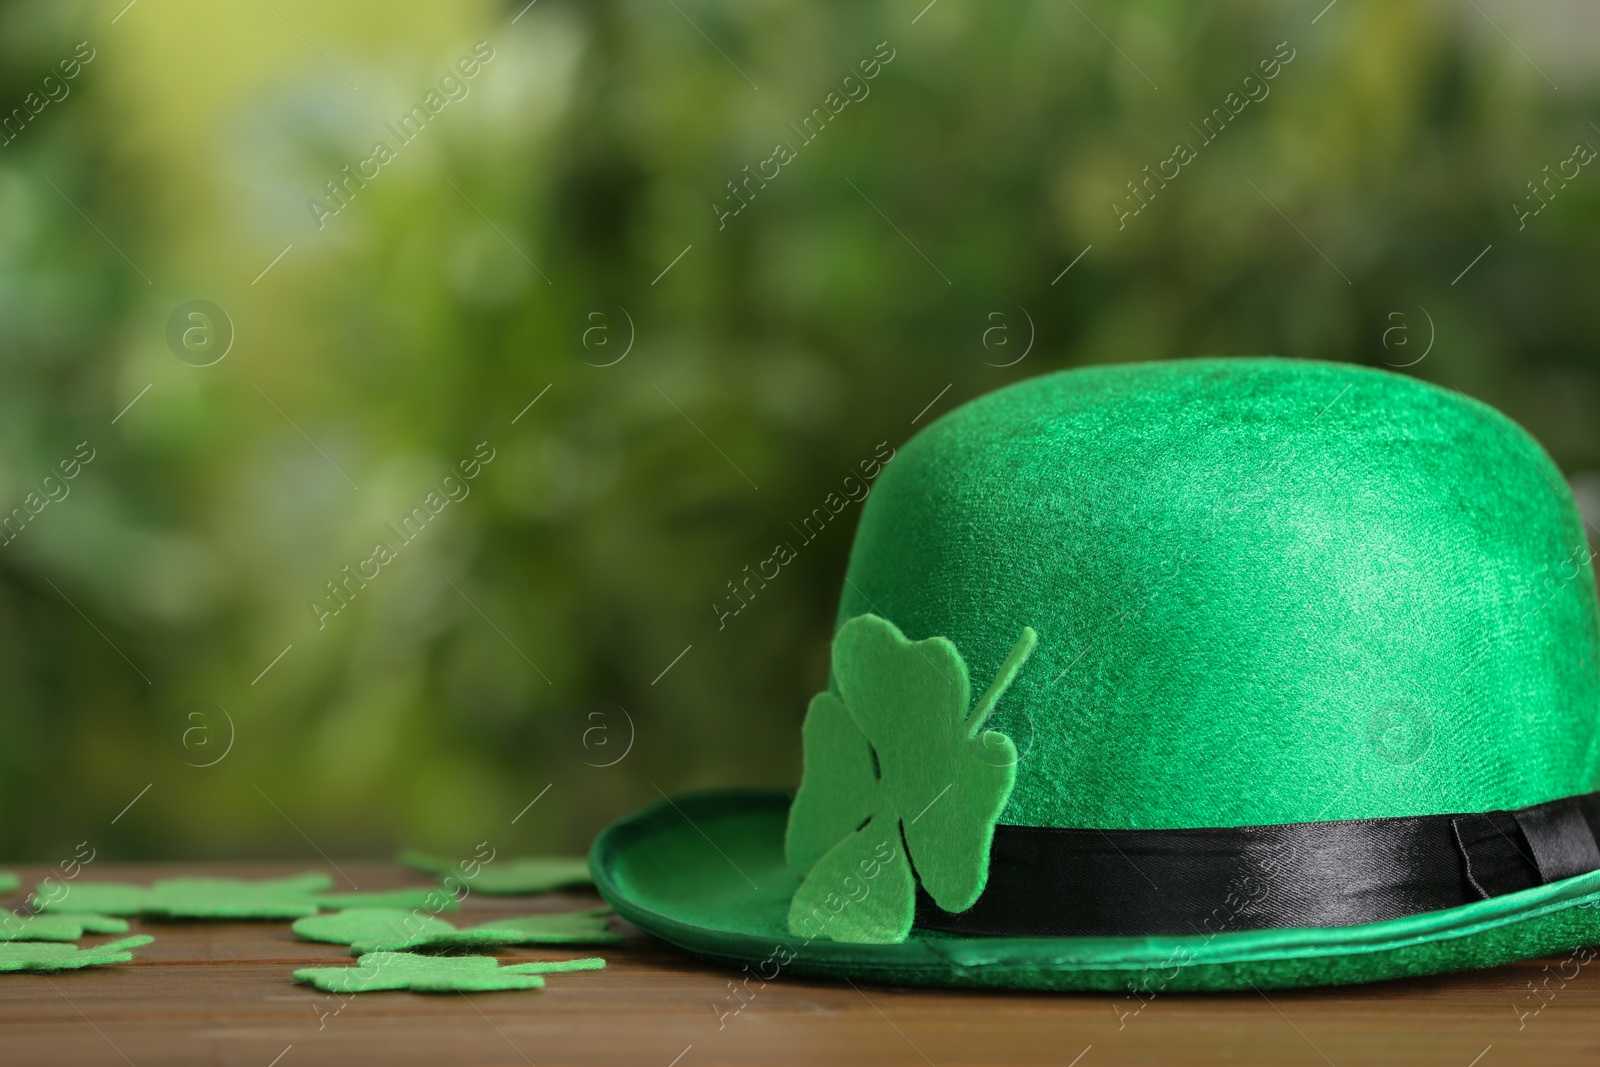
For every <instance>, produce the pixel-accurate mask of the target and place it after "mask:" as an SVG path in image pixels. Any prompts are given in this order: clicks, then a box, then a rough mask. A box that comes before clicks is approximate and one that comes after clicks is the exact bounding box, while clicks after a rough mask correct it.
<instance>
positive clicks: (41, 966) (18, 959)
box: [0, 934, 155, 971]
mask: <svg viewBox="0 0 1600 1067" xmlns="http://www.w3.org/2000/svg"><path fill="white" fill-rule="evenodd" d="M154 940H155V938H153V937H151V936H150V935H148V934H135V935H134V936H133V937H125V938H123V939H122V940H120V941H109V942H107V943H106V944H104V945H96V946H94V947H93V948H79V947H78V946H77V945H64V944H61V943H59V942H55V941H7V942H5V943H3V944H0V971H71V970H76V969H78V968H79V967H104V966H105V965H107V964H109V963H127V962H128V961H129V960H131V959H133V953H132V952H131V951H130V950H131V949H135V948H138V947H139V946H140V945H148V944H149V943H150V942H152V941H154Z"/></svg>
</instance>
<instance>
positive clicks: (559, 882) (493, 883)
mask: <svg viewBox="0 0 1600 1067" xmlns="http://www.w3.org/2000/svg"><path fill="white" fill-rule="evenodd" d="M399 859H400V862H401V863H403V864H405V865H406V866H407V867H411V868H413V869H415V870H419V871H427V872H428V873H429V874H438V875H443V876H444V883H445V886H446V888H452V885H451V883H459V884H461V885H465V886H467V887H468V888H469V889H473V890H476V891H477V892H479V893H486V894H488V895H489V896H516V895H520V894H531V893H548V892H550V891H551V890H552V889H576V888H581V887H584V886H591V885H594V878H593V877H592V876H591V875H590V874H589V862H588V861H587V860H584V859H581V858H577V857H572V856H525V857H522V858H520V859H509V860H498V861H494V860H486V861H484V862H483V863H471V866H472V867H473V868H476V870H475V872H472V871H466V870H462V869H460V868H461V867H463V866H466V865H465V864H455V863H452V862H450V861H449V860H447V859H443V858H441V857H439V856H430V855H428V854H427V853H426V852H418V851H417V850H416V849H410V848H408V849H406V850H405V851H404V852H402V853H400V857H399Z"/></svg>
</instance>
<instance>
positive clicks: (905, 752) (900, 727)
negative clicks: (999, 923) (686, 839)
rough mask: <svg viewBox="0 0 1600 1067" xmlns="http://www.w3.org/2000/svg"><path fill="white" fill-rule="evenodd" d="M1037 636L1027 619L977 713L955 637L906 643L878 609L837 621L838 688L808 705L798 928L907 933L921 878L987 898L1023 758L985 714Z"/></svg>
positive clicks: (883, 938) (880, 939)
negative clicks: (994, 844)
mask: <svg viewBox="0 0 1600 1067" xmlns="http://www.w3.org/2000/svg"><path fill="white" fill-rule="evenodd" d="M1037 643H1038V635H1037V634H1035V633H1034V632H1033V630H1031V629H1029V628H1027V627H1024V628H1023V631H1022V636H1021V637H1020V638H1019V639H1018V640H1017V643H1016V645H1015V647H1013V648H1012V650H1011V653H1010V654H1009V655H1008V656H1007V657H1006V659H1005V662H1004V663H1003V664H1001V666H1000V672H999V674H997V675H996V676H995V679H994V682H993V684H991V685H990V686H989V688H988V690H987V691H986V692H985V693H984V694H983V696H982V698H981V699H979V701H978V703H977V705H976V707H973V708H972V709H971V713H970V714H969V713H968V698H969V688H968V679H967V665H966V662H965V661H964V660H962V658H961V655H960V653H958V652H957V651H956V648H955V646H954V645H953V644H951V643H950V642H949V641H947V640H946V639H944V638H942V637H933V638H929V639H928V640H926V641H910V640H907V639H906V636H905V635H904V634H902V633H901V632H900V631H899V630H898V629H897V628H896V627H895V626H894V624H893V623H890V622H888V621H887V620H885V619H882V618H879V617H878V616H876V615H858V616H856V617H855V618H853V619H851V620H850V621H849V622H847V623H845V624H844V626H842V627H840V629H839V633H838V636H836V637H835V638H834V641H833V677H834V680H835V682H836V684H837V686H838V690H839V692H838V695H837V696H836V695H834V694H833V693H819V694H817V696H816V697H815V698H813V699H812V701H811V706H810V707H809V708H808V709H807V711H806V721H805V726H804V728H803V730H802V739H803V740H802V748H803V753H804V761H805V769H804V774H803V776H802V778H801V782H800V791H799V792H798V793H797V794H796V796H795V799H794V804H793V806H792V807H791V808H790V809H789V825H788V830H787V832H786V833H785V836H784V854H785V856H786V858H787V859H788V861H789V865H790V866H791V867H793V868H794V869H795V870H797V871H799V872H801V873H802V874H804V875H805V879H804V880H803V881H802V882H801V883H800V887H799V889H797V890H796V891H795V894H794V898H793V899H792V900H791V901H790V906H789V930H790V932H791V933H794V934H797V935H801V936H804V937H807V938H811V939H826V940H833V941H854V942H872V943H893V942H898V941H904V940H905V939H906V937H907V936H908V935H909V934H910V932H911V922H912V915H913V912H914V911H915V907H916V884H917V881H918V880H919V879H920V881H921V884H922V887H923V889H924V890H926V891H927V893H928V895H929V896H930V897H932V898H933V901H934V903H936V904H938V905H939V907H941V908H943V909H945V910H946V911H952V912H954V911H964V910H966V909H967V908H970V907H971V906H972V905H973V904H974V903H975V902H976V901H977V899H978V895H979V894H980V893H982V892H983V886H984V883H985V882H986V881H987V880H988V876H989V844H990V842H991V840H992V839H993V837H994V824H995V820H996V819H998V818H999V817H1000V812H1001V810H1002V809H1003V808H1004V807H1005V804H1006V800H1007V799H1008V798H1009V797H1010V796H1011V787H1012V785H1013V784H1014V783H1015V781H1016V762H1017V755H1016V747H1015V746H1014V745H1013V744H1012V743H1011V739H1010V738H1009V737H1006V736H1005V735H1004V734H1001V733H998V732H996V731H993V730H987V731H986V730H984V729H983V723H984V721H985V720H986V719H988V717H989V714H990V713H991V712H992V711H993V710H994V707H995V704H996V703H997V702H998V701H999V699H1000V697H1001V695H1003V694H1004V692H1005V690H1006V688H1007V687H1008V686H1009V685H1010V684H1011V680H1012V679H1013V678H1015V677H1016V674H1017V672H1018V671H1019V670H1020V669H1021V668H1022V664H1023V662H1024V661H1025V660H1027V658H1028V656H1029V655H1030V654H1031V653H1032V652H1033V649H1034V646H1035V645H1036V644H1037ZM902 844H903V845H904V848H902V847H901V846H902ZM907 853H909V856H907Z"/></svg>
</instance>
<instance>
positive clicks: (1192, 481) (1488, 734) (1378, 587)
mask: <svg viewBox="0 0 1600 1067" xmlns="http://www.w3.org/2000/svg"><path fill="white" fill-rule="evenodd" d="M1589 557H1590V552H1589V550H1588V547H1587V543H1586V541H1585V537H1584V532H1583V524H1582V522H1581V520H1580V518H1579V516H1578V513H1577V509H1576V507H1575V506H1574V503H1573V501H1572V497H1571V494H1570V492H1569V491H1568V490H1567V488H1566V486H1565V483H1564V482H1563V481H1562V478H1561V475H1560V472H1559V471H1558V470H1557V468H1556V467H1555V465H1554V464H1553V463H1552V462H1551V461H1550V459H1549V458H1548V457H1547V456H1546V455H1545V454H1544V452H1543V451H1542V450H1540V448H1539V446H1538V445H1537V444H1536V443H1535V442H1534V441H1533V440H1532V439H1531V438H1530V437H1529V436H1528V435H1527V434H1526V433H1524V432H1523V431H1522V430H1521V429H1520V428H1519V427H1517V426H1516V425H1515V424H1514V423H1512V422H1511V421H1510V420H1508V419H1506V418H1505V417H1504V416H1502V415H1500V414H1499V413H1497V412H1495V411H1493V410H1491V409H1489V408H1487V407H1485V406H1483V405H1482V404H1479V403H1477V402H1475V401H1472V400H1469V399H1468V398H1466V397H1464V396H1462V395H1461V394H1459V393H1455V392H1451V391H1448V390H1444V389H1440V388H1437V387H1434V386H1430V385H1427V384H1424V383H1421V382H1418V381H1416V380H1414V379H1410V378H1406V377H1402V376H1400V375H1395V374H1391V373H1387V372H1383V371H1376V370H1370V369H1364V368H1358V367H1353V366H1348V365H1340V364H1321V363H1308V362H1302V361H1289V360H1278V359H1221V360H1192V361H1185V362H1178V363H1148V364H1125V365H1118V366H1108V367H1097V368H1089V369H1082V370H1072V371H1064V372H1059V373H1055V374H1049V375H1045V376H1042V377H1039V378H1034V379H1030V380H1027V381H1024V382H1021V383H1019V384H1017V385H1014V386H1011V387H1009V388H1006V389H1003V390H1000V391H998V392H995V393H992V394H989V395H987V396H984V397H982V398H980V399H978V400H975V401H973V402H971V403H969V404H966V405H965V406H963V407H961V408H958V409H957V410H955V411H953V412H951V413H949V414H948V415H946V416H944V417H943V418H941V419H940V420H938V421H937V422H936V423H934V424H933V425H931V426H929V427H927V428H926V429H925V430H923V431H922V432H921V433H919V434H918V435H917V436H916V437H914V438H913V439H912V440H911V441H910V442H908V443H907V444H906V445H905V446H904V447H903V448H902V449H900V451H899V454H898V455H897V456H896V457H895V459H894V461H893V462H892V463H890V464H888V465H887V466H886V467H885V468H884V471H883V473H882V474H881V475H880V477H879V479H878V482H877V484H876V486H875V488H874V490H873V492H872V495H871V497H869V498H868V500H867V502H866V504H865V507H864V510H863V514H862V518H861V524H860V528H859V529H858V531H857V534H856V540H855V544H854V547H853V549H852V552H851V559H850V566H849V570H848V573H847V581H846V583H845V586H844V591H843V595H842V597H841V603H840V611H839V619H840V622H841V623H842V622H843V621H844V620H846V619H848V618H851V617H854V616H856V615H862V614H867V613H875V614H878V615H882V616H884V617H886V618H887V619H889V620H890V621H891V622H893V623H894V624H895V625H896V626H898V627H899V628H900V629H901V630H902V631H903V632H904V633H905V634H906V636H907V637H910V638H911V639H913V640H917V639H922V638H927V637H932V636H944V637H946V638H949V639H950V640H951V641H952V642H954V644H955V646H956V648H957V649H958V650H959V651H960V653H961V655H962V656H963V657H964V658H965V659H966V662H967V664H968V665H969V667H970V668H971V670H972V673H973V675H974V676H975V677H985V678H986V677H990V676H993V675H994V673H995V672H996V671H997V670H998V669H999V667H1000V665H1001V663H1002V661H1003V660H1004V659H1005V657H1006V654H1007V653H1008V651H1010V649H1011V647H1012V644H1013V642H1014V641H1015V640H1016V635H1017V633H1018V632H1019V631H1020V630H1021V629H1022V628H1023V627H1024V626H1028V627H1032V628H1033V629H1034V630H1036V631H1037V632H1038V635H1039V647H1038V649H1037V651H1036V652H1035V653H1034V655H1033V658H1032V659H1031V660H1030V661H1029V662H1028V664H1027V667H1026V669H1025V670H1024V671H1023V672H1022V673H1021V674H1020V675H1019V676H1018V677H1017V678H1016V680H1015V681H1014V682H1013V684H1012V686H1011V689H1010V690H1009V692H1008V693H1007V694H1006V696H1005V698H1004V699H1003V700H1002V701H1001V702H1000V704H999V706H998V708H997V710H996V711H995V713H994V715H993V717H992V719H991V720H990V722H989V725H990V727H991V728H993V729H997V730H1001V731H1003V732H1005V733H1007V734H1009V735H1010V736H1011V738H1012V739H1013V741H1014V743H1015V746H1016V749H1017V751H1018V753H1019V754H1020V756H1019V762H1018V766H1017V779H1016V786H1015V788H1014V790H1013V792H1012V794H1011V798H1010V800H1009V803H1008V804H1007V806H1006V809H1005V811H1004V812H1003V813H1002V814H1001V817H1000V821H1001V822H1002V823H1012V824H1020V825H1030V826H1073V827H1100V828H1108V829H1109V828H1125V829H1154V828H1176V827H1188V826H1243V825H1256V824H1269V823H1287V822H1306V821H1319V820H1330V819H1343V818H1372V817H1380V816H1397V815H1417V814H1430V813H1442V812H1462V811H1483V810H1490V809H1497V808H1512V807H1519V806H1522V805H1527V804H1534V803H1538V802H1541V801H1544V800H1549V799H1553V798H1556V797H1561V796H1568V795H1572V794H1577V793H1582V792H1587V791H1590V790H1593V789H1596V788H1600V774H1597V765H1596V751H1595V742H1596V738H1597V736H1600V733H1597V730H1596V725H1597V712H1600V656H1597V651H1600V612H1597V606H1596V597H1595V589H1594V582H1593V577H1592V573H1591V569H1590V566H1589Z"/></svg>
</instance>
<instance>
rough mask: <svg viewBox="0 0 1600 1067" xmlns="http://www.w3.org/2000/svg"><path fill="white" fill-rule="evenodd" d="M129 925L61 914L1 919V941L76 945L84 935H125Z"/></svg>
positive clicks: (95, 916) (108, 919) (105, 916)
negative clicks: (60, 942)
mask: <svg viewBox="0 0 1600 1067" xmlns="http://www.w3.org/2000/svg"><path fill="white" fill-rule="evenodd" d="M127 932H128V924H127V923H125V922H123V921H122V920H121V919H113V918H111V917H110V916H107V915H79V914H75V913H67V912H63V913H60V914H49V915H16V914H12V915H11V916H10V917H8V918H5V919H0V941H76V940H78V938H80V937H82V936H83V935H84V934H125V933H127Z"/></svg>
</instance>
